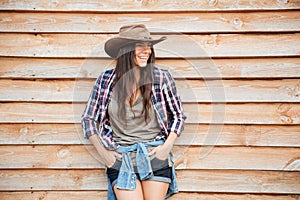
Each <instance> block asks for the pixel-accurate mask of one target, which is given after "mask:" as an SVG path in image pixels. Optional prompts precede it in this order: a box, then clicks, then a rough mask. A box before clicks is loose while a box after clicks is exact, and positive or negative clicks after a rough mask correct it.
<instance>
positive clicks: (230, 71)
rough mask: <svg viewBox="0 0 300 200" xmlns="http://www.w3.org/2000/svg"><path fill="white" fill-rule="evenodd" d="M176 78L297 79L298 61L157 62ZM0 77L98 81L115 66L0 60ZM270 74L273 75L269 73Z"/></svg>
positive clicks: (93, 62)
mask: <svg viewBox="0 0 300 200" xmlns="http://www.w3.org/2000/svg"><path fill="white" fill-rule="evenodd" d="M156 63H157V65H158V66H159V67H161V68H164V69H168V70H169V71H170V72H171V73H172V75H173V76H174V77H175V78H202V79H209V78H223V79H224V78H225V79H226V78H267V79H268V78H296V77H297V78H299V77H300V58H250V59H244V58H241V59H157V60H156ZM0 66H1V68H0V77H1V78H14V79H18V78H21V79H27V78H43V79H44V78H45V79H49V78H55V79H60V78H97V76H98V75H99V74H100V73H102V72H103V71H104V70H105V69H107V68H111V67H114V62H113V61H112V60H110V59H92V58H89V59H63V58H61V59H55V58H51V59H49V58H10V57H0ZM270 71H271V72H272V73H270Z"/></svg>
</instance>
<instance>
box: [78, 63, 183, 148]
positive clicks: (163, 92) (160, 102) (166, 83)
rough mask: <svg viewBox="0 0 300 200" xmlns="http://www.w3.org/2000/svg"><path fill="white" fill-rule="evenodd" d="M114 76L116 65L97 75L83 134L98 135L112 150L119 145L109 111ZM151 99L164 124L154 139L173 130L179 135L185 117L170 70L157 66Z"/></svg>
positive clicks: (85, 115)
mask: <svg viewBox="0 0 300 200" xmlns="http://www.w3.org/2000/svg"><path fill="white" fill-rule="evenodd" d="M114 78H115V68H113V69H109V70H106V71H105V72H103V73H102V74H101V75H100V76H99V77H98V78H97V80H96V82H95V84H94V87H93V89H92V92H91V94H90V97H89V100H88V103H87V106H86V108H85V111H84V113H83V114H82V118H81V121H82V127H83V132H84V136H85V137H86V138H89V137H90V136H91V135H93V134H98V136H99V138H100V140H101V142H102V144H103V145H104V146H105V147H106V148H108V149H111V150H115V149H117V148H118V147H119V144H118V143H116V142H115V141H114V140H113V130H112V128H111V126H110V121H109V117H108V114H107V109H108V104H109V102H110V99H111V96H112V95H111V94H112V91H113V87H114ZM151 102H152V105H153V108H154V110H155V111H156V116H157V119H158V123H159V125H160V127H161V132H160V133H159V134H158V135H157V136H156V138H155V140H161V139H166V138H167V137H168V134H169V133H170V132H175V133H176V134H178V136H179V135H180V134H181V132H182V131H183V129H184V121H185V119H186V116H185V114H184V112H183V108H182V104H181V100H180V98H179V96H178V95H177V91H176V87H175V82H174V79H173V77H172V76H171V74H170V73H169V72H168V71H167V70H163V69H159V68H156V67H154V82H153V84H152V91H151Z"/></svg>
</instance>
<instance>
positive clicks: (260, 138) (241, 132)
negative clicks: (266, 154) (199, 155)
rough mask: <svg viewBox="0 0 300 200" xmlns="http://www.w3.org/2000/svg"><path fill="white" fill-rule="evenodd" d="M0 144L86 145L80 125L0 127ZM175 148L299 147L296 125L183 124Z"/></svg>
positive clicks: (299, 137) (299, 135)
mask: <svg viewBox="0 0 300 200" xmlns="http://www.w3.org/2000/svg"><path fill="white" fill-rule="evenodd" d="M0 129H1V130H2V133H3V134H2V136H1V138H0V144H1V145H5V144H75V145H76V144H90V142H89V140H87V139H84V138H83V133H82V128H81V124H0ZM176 145H191V146H193V145H217V146H279V147H280V146H282V147H300V126H298V125H291V126H287V125H284V126H282V125H213V124H211V125H203V124H200V125H194V124H186V125H185V129H184V132H183V133H182V134H181V136H180V137H179V138H178V139H177V140H176Z"/></svg>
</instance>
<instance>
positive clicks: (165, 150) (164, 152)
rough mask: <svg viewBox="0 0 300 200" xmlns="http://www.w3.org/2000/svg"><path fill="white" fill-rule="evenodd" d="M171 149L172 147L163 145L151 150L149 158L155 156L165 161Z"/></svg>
mask: <svg viewBox="0 0 300 200" xmlns="http://www.w3.org/2000/svg"><path fill="white" fill-rule="evenodd" d="M171 149H172V146H170V145H165V144H163V145H160V146H157V147H155V148H154V149H152V151H150V152H149V156H152V155H155V157H156V158H157V159H159V160H166V159H168V157H169V153H170V151H171Z"/></svg>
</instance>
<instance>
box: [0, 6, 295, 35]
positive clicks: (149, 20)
mask: <svg viewBox="0 0 300 200" xmlns="http://www.w3.org/2000/svg"><path fill="white" fill-rule="evenodd" d="M299 15H300V11H289V12H283V11H278V12H275V11H274V12H257V11H255V12H241V13H237V12H224V13H218V12H215V13H213V12H212V13H152V14H151V15H149V14H148V13H138V14H136V13H133V14H130V13H119V14H113V15H107V14H79V13H56V14H55V15H53V13H36V12H35V13H28V12H15V13H13V12H2V13H0V30H1V31H2V32H35V33H42V32H46V33H50V32H51V33H52V32H59V33H61V32H65V33H78V32H84V33H117V32H119V28H120V27H121V26H122V25H124V24H132V23H144V24H145V25H146V26H147V27H149V30H150V31H151V32H172V33H194V32H196V33H218V32H230V33H236V32H293V31H298V30H299V29H300V19H299V17H298V16H299ZM182 24H184V26H182Z"/></svg>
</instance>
